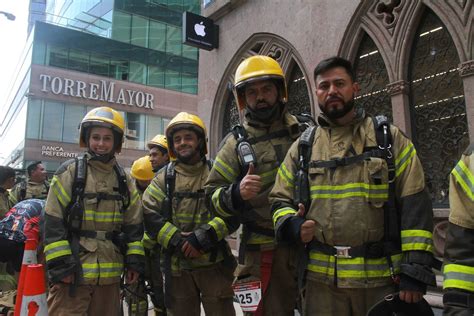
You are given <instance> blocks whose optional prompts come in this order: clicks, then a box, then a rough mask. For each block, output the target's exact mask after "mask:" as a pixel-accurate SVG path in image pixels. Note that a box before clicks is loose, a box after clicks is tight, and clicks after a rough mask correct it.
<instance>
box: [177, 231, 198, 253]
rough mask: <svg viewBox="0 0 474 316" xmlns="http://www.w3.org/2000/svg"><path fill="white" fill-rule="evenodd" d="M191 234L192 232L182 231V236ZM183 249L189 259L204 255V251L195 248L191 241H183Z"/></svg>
mask: <svg viewBox="0 0 474 316" xmlns="http://www.w3.org/2000/svg"><path fill="white" fill-rule="evenodd" d="M191 234H192V232H181V236H183V237H188V236H189V235H191ZM181 251H182V252H183V254H184V256H185V257H186V258H189V259H193V258H198V257H200V256H202V253H201V252H200V251H199V250H197V249H196V248H194V247H193V245H191V243H190V242H189V241H187V240H186V241H185V242H184V243H183V246H182V247H181Z"/></svg>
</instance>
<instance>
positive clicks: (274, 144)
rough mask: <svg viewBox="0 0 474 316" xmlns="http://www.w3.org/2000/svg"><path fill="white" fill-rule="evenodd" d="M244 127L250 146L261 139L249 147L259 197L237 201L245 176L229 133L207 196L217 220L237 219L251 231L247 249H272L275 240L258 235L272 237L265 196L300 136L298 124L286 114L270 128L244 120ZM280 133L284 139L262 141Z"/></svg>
mask: <svg viewBox="0 0 474 316" xmlns="http://www.w3.org/2000/svg"><path fill="white" fill-rule="evenodd" d="M243 127H244V128H245V130H246V132H247V134H248V140H249V142H250V141H251V140H252V139H253V140H255V139H262V137H263V139H262V140H261V141H258V142H256V143H255V144H252V148H253V150H254V151H255V155H256V158H257V165H256V174H258V175H260V176H261V178H262V189H261V191H260V193H259V194H258V196H257V197H255V198H254V199H252V200H250V201H243V200H242V199H241V198H240V192H239V184H240V180H241V179H242V178H243V175H245V173H244V170H242V166H241V163H240V162H239V158H238V156H237V153H236V144H237V141H236V139H235V137H234V136H233V134H232V133H230V134H229V135H228V136H227V137H226V138H225V139H224V141H223V142H224V143H223V146H222V148H221V149H220V150H219V152H218V154H217V157H216V160H215V162H214V166H213V168H212V170H211V173H210V175H209V179H208V180H207V183H206V194H207V195H209V196H211V198H212V204H213V205H214V208H215V209H216V212H217V214H218V216H220V217H222V218H231V217H235V216H239V217H240V220H241V222H242V223H243V224H244V229H246V227H252V228H249V231H250V234H249V236H248V240H247V245H253V247H258V248H259V249H273V248H274V237H273V236H272V235H270V234H267V233H260V231H261V230H262V229H264V230H267V231H270V233H271V234H273V225H272V219H271V214H270V202H269V201H268V194H269V193H270V190H271V189H272V187H273V183H274V182H275V176H276V174H277V171H278V167H279V166H280V163H281V162H282V161H283V158H284V156H285V154H286V152H287V151H288V149H289V148H290V146H291V144H292V143H293V142H294V141H295V139H296V138H298V136H299V135H300V129H299V123H298V120H297V119H296V117H295V116H293V115H291V114H289V113H288V112H286V111H285V112H284V114H283V118H282V119H281V120H277V121H275V122H273V123H272V124H271V125H270V126H264V125H262V124H261V123H258V122H251V121H249V120H248V118H246V121H245V122H244V125H243ZM281 131H287V135H286V136H282V137H276V138H271V139H267V140H265V139H264V137H267V136H268V135H271V134H272V133H276V132H281ZM257 230H258V231H259V232H257Z"/></svg>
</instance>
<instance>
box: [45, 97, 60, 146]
mask: <svg viewBox="0 0 474 316" xmlns="http://www.w3.org/2000/svg"><path fill="white" fill-rule="evenodd" d="M63 112H64V105H63V104H62V103H59V102H53V101H47V100H45V101H44V112H43V128H42V137H41V139H44V140H53V141H61V135H62V128H63Z"/></svg>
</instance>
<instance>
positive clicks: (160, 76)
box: [148, 66, 165, 88]
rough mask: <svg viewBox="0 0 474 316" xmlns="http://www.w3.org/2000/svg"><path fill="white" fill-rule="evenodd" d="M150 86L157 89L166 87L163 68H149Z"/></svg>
mask: <svg viewBox="0 0 474 316" xmlns="http://www.w3.org/2000/svg"><path fill="white" fill-rule="evenodd" d="M148 85H149V86H152V87H157V88H163V87H164V86H165V72H164V70H163V68H161V67H155V66H148Z"/></svg>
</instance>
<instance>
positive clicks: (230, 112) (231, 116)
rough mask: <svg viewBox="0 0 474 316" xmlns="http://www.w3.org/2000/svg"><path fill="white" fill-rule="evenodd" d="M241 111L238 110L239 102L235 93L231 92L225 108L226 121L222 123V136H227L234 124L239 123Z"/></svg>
mask: <svg viewBox="0 0 474 316" xmlns="http://www.w3.org/2000/svg"><path fill="white" fill-rule="evenodd" d="M229 91H230V88H229ZM239 123H240V122H239V111H238V110H237V102H236V101H235V97H234V94H233V93H232V92H230V93H229V96H228V98H227V102H226V104H225V110H224V122H223V124H222V137H225V136H226V135H227V134H228V133H229V132H230V130H231V129H232V127H233V126H235V125H237V124H239Z"/></svg>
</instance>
